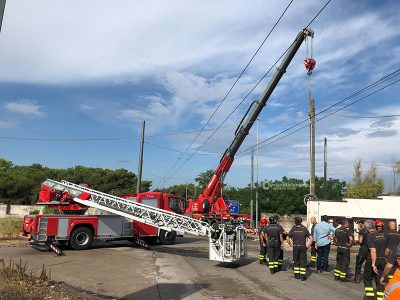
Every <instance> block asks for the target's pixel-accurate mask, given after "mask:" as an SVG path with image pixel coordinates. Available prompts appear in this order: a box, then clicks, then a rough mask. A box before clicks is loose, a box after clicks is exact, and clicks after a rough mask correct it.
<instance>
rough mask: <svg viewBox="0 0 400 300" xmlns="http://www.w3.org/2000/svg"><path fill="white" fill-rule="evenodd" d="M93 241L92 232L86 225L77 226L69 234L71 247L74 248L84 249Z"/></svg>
mask: <svg viewBox="0 0 400 300" xmlns="http://www.w3.org/2000/svg"><path fill="white" fill-rule="evenodd" d="M92 242H93V232H92V231H91V230H90V229H89V228H87V227H78V228H76V229H75V230H74V231H73V232H72V234H71V241H70V244H71V247H72V249H74V250H85V249H88V248H89V247H90V245H91V244H92Z"/></svg>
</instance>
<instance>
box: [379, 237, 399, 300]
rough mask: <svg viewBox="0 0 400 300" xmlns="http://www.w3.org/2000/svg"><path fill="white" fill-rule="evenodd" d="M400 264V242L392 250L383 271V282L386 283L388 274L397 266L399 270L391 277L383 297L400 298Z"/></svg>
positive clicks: (395, 299)
mask: <svg viewBox="0 0 400 300" xmlns="http://www.w3.org/2000/svg"><path fill="white" fill-rule="evenodd" d="M399 265H400V244H398V245H397V247H396V249H395V250H394V251H393V252H390V254H389V256H388V258H387V263H386V266H385V270H384V271H383V274H382V277H381V280H380V281H381V284H383V285H385V284H386V283H385V281H386V276H387V275H388V274H389V273H390V271H391V270H393V269H394V268H395V267H396V266H397V268H396V269H397V270H396V272H395V273H394V275H393V278H392V279H390V281H389V283H388V284H387V286H386V288H385V291H384V294H383V299H386V300H398V299H400V269H399V268H398V267H399Z"/></svg>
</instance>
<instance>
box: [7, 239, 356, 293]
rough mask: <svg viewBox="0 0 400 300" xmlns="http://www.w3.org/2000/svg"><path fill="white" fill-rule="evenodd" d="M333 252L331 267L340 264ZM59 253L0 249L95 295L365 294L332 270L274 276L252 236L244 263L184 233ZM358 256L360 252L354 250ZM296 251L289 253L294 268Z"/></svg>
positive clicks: (20, 248)
mask: <svg viewBox="0 0 400 300" xmlns="http://www.w3.org/2000/svg"><path fill="white" fill-rule="evenodd" d="M334 252H335V250H333V251H331V257H330V259H331V261H330V268H331V269H333V267H334V264H335V263H334V261H333V259H334V256H335V253H334ZM65 254H66V255H65V256H61V257H55V256H53V254H52V253H51V252H41V251H38V250H36V249H34V248H31V247H4V248H0V258H4V259H5V260H8V259H10V258H12V259H13V260H18V261H19V259H22V261H26V262H27V264H28V267H29V269H31V270H32V271H34V272H40V271H41V269H42V266H43V265H44V266H45V267H46V268H48V269H51V277H52V279H53V280H56V281H62V282H64V283H66V284H67V285H70V286H72V287H75V288H78V289H82V290H84V291H86V292H87V293H88V295H89V294H90V296H91V299H93V297H98V298H99V299H287V300H290V299H321V298H322V297H323V299H324V300H329V299H334V300H338V299H362V298H363V285H362V283H361V284H359V285H356V284H352V283H339V282H336V281H334V279H333V271H331V272H330V273H323V274H316V273H312V272H309V278H308V280H307V281H304V282H301V281H299V280H296V279H294V275H293V272H292V270H290V269H288V270H286V271H282V272H279V273H278V274H275V275H270V274H269V271H268V267H267V266H265V265H260V264H259V262H258V242H255V241H251V240H250V241H249V255H248V258H246V259H244V260H242V261H240V262H238V263H231V264H228V263H218V262H215V261H210V260H208V240H207V239H204V238H192V237H184V238H178V240H177V244H175V245H171V246H154V247H153V248H152V249H151V250H149V251H148V250H144V249H142V248H139V247H137V246H133V245H132V244H131V243H129V242H109V243H102V244H98V245H96V246H95V247H94V248H93V249H90V250H86V251H72V250H66V251H65ZM352 255H353V257H352V261H354V255H355V254H354V253H353V254H352ZM291 256H292V253H291V252H290V251H286V252H285V256H284V259H285V266H287V267H289V266H290V262H291V260H292V258H291Z"/></svg>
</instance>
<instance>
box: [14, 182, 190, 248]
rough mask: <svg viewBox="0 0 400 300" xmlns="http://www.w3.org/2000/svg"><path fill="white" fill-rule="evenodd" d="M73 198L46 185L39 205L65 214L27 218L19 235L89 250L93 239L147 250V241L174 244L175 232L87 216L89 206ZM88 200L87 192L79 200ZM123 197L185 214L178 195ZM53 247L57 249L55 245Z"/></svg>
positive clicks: (155, 193) (42, 187)
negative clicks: (127, 242) (121, 241)
mask: <svg viewBox="0 0 400 300" xmlns="http://www.w3.org/2000/svg"><path fill="white" fill-rule="evenodd" d="M73 197H74V195H70V194H69V193H67V192H60V191H57V190H52V189H51V188H49V187H48V186H46V185H44V184H43V185H42V186H41V189H40V192H39V196H38V204H42V205H46V206H48V207H50V208H56V209H58V211H59V212H61V213H62V214H44V215H27V216H25V217H24V220H23V224H22V227H21V234H20V236H21V237H25V238H27V239H29V240H31V241H32V242H34V243H48V242H50V243H53V242H57V243H58V244H61V245H67V244H68V245H70V246H71V247H72V248H73V249H75V250H83V249H88V248H89V247H90V246H91V244H92V242H93V241H94V240H116V239H125V240H131V241H133V242H136V243H138V244H139V245H141V246H145V247H149V246H148V244H147V242H156V241H159V242H160V243H161V244H172V243H174V242H175V239H176V236H177V233H176V232H175V231H166V230H163V229H158V228H156V227H154V226H151V225H148V224H144V223H141V222H137V221H132V220H129V219H126V218H124V217H121V216H116V215H104V214H94V215H93V214H88V207H86V206H84V205H81V204H78V203H76V202H74V200H73ZM89 197H90V194H88V193H84V194H82V195H80V196H79V199H82V200H86V199H88V198H89ZM122 198H125V199H127V200H130V201H135V202H138V203H142V204H145V205H148V206H151V207H156V208H161V209H163V210H166V211H171V212H175V213H178V214H182V212H183V205H184V201H183V199H181V198H180V196H179V195H175V194H165V193H161V192H144V193H139V194H129V195H124V196H122ZM50 246H51V247H55V245H53V244H51V245H50Z"/></svg>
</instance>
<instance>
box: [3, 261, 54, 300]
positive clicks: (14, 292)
mask: <svg viewBox="0 0 400 300" xmlns="http://www.w3.org/2000/svg"><path fill="white" fill-rule="evenodd" d="M49 279H50V276H49V275H48V274H47V272H46V270H45V268H44V266H43V269H42V272H41V274H40V275H39V276H35V275H33V274H32V272H31V273H29V272H28V268H27V266H26V263H25V264H22V261H21V260H20V261H19V263H14V262H12V260H11V259H10V261H9V263H8V264H6V263H5V261H4V260H3V259H0V300H3V299H9V300H17V299H32V300H36V299H44V298H46V297H47V296H48V294H49V292H48V287H47V286H46V285H45V283H46V282H48V280H49Z"/></svg>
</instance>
